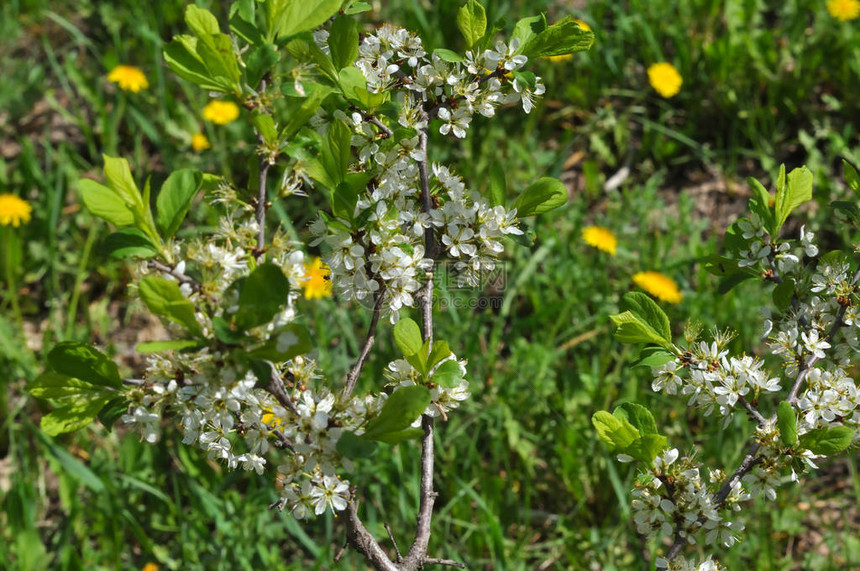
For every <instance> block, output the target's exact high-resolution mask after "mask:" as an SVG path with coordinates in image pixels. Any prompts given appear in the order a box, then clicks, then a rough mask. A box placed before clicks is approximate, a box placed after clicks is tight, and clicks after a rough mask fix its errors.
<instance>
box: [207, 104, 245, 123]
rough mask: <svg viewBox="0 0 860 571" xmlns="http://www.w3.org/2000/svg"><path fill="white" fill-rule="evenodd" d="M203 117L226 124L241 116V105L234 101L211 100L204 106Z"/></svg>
mask: <svg viewBox="0 0 860 571" xmlns="http://www.w3.org/2000/svg"><path fill="white" fill-rule="evenodd" d="M203 118H204V119H206V120H207V121H211V122H212V123H215V124H216V125H226V124H227V123H232V122H233V121H235V120H236V119H238V118H239V106H238V105H236V104H235V103H233V102H232V101H210V102H209V103H207V104H206V107H204V108H203Z"/></svg>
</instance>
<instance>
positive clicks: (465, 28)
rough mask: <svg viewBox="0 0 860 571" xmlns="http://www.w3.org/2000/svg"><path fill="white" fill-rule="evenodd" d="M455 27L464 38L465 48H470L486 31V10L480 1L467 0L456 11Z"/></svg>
mask: <svg viewBox="0 0 860 571" xmlns="http://www.w3.org/2000/svg"><path fill="white" fill-rule="evenodd" d="M457 27H458V28H459V29H460V33H461V34H463V39H465V40H466V49H472V46H474V45H475V44H476V43H478V41H479V40H480V39H481V38H482V37H484V34H485V33H486V31H487V12H486V11H485V10H484V7H483V6H481V3H480V2H476V0H467V1H466V3H465V4H464V5H463V6H462V7H461V8H460V9H459V10H458V11H457Z"/></svg>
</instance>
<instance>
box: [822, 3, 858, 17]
mask: <svg viewBox="0 0 860 571" xmlns="http://www.w3.org/2000/svg"><path fill="white" fill-rule="evenodd" d="M827 11H828V12H830V15H831V16H833V17H834V18H836V19H837V20H841V21H843V22H847V21H848V20H854V19H855V18H857V17H858V16H860V0H827Z"/></svg>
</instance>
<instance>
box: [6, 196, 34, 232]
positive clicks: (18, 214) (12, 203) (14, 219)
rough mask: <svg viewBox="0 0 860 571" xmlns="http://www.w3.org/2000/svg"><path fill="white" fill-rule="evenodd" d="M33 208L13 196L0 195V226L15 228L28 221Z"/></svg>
mask: <svg viewBox="0 0 860 571" xmlns="http://www.w3.org/2000/svg"><path fill="white" fill-rule="evenodd" d="M31 212H33V207H32V206H30V205H29V204H28V203H27V201H26V200H22V199H20V198H18V197H17V196H15V195H14V194H0V226H9V225H10V224H11V225H12V226H15V227H16V228H17V227H18V226H20V225H21V223H22V222H23V223H25V224H26V223H27V222H29V221H30V213H31Z"/></svg>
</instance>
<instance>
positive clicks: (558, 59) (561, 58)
mask: <svg viewBox="0 0 860 571" xmlns="http://www.w3.org/2000/svg"><path fill="white" fill-rule="evenodd" d="M574 22H576V24H577V25H578V26H579V27H580V28H582V29H583V30H585V31H586V32H590V31H591V26H589V25H588V24H587V23H585V20H574ZM572 57H573V54H564V55H560V56H546V59H548V60H549V61H551V62H552V63H559V62H562V61H567V60H569V59H571V58H572Z"/></svg>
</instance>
